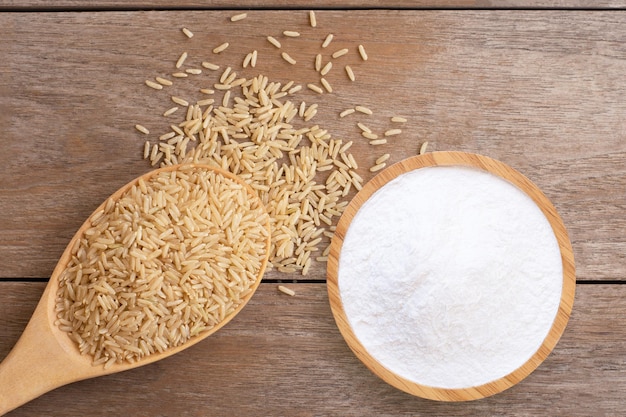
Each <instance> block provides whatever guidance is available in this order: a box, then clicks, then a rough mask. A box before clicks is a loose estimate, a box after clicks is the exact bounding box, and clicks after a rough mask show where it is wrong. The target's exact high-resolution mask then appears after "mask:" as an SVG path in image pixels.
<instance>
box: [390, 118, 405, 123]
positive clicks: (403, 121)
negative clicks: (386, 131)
mask: <svg viewBox="0 0 626 417" xmlns="http://www.w3.org/2000/svg"><path fill="white" fill-rule="evenodd" d="M391 121H392V122H394V123H406V119H405V118H404V117H402V116H393V117H392V118H391Z"/></svg>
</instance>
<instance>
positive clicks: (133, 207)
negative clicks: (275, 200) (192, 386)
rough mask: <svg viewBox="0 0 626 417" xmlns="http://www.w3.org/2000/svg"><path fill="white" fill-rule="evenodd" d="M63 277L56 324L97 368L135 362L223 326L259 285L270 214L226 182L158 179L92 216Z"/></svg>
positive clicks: (210, 172)
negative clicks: (99, 365) (101, 365)
mask: <svg viewBox="0 0 626 417" xmlns="http://www.w3.org/2000/svg"><path fill="white" fill-rule="evenodd" d="M90 221H91V224H90V227H88V228H87V229H86V230H84V232H83V233H82V236H81V237H80V238H79V239H78V240H77V241H76V244H75V245H74V247H73V248H72V253H71V260H70V262H69V264H68V265H67V268H66V269H65V270H64V271H63V273H62V274H61V276H60V282H59V289H58V293H57V300H56V312H57V325H58V326H59V328H60V329H61V330H63V331H65V332H67V333H68V335H69V337H70V338H71V339H72V340H73V341H75V342H76V343H77V345H78V348H79V350H80V352H81V353H82V354H87V355H90V356H91V357H92V358H93V364H94V365H98V364H104V365H105V367H108V366H110V365H112V364H114V363H121V362H135V361H137V360H139V359H141V358H143V357H145V356H148V355H150V354H153V353H156V352H164V351H166V350H167V349H169V348H172V347H175V346H179V345H181V344H183V343H185V342H186V341H187V340H189V339H191V338H193V337H196V336H198V335H200V334H202V333H203V332H206V331H208V330H210V329H212V328H214V327H215V326H216V325H219V324H220V323H222V322H223V321H224V320H226V319H228V318H229V316H230V315H232V313H233V312H234V311H235V310H236V309H237V307H238V306H240V305H241V304H242V303H245V302H246V301H247V300H248V299H249V297H250V296H251V295H252V293H253V292H254V289H256V286H257V285H258V283H259V282H260V279H261V275H262V272H263V269H264V267H265V264H266V262H267V256H268V245H269V239H270V232H269V224H268V215H267V213H266V212H265V210H264V207H263V205H262V204H261V202H260V200H259V199H258V197H257V196H256V195H255V193H254V192H253V191H252V190H250V189H249V187H247V186H246V185H245V184H244V183H242V182H241V181H239V180H235V179H234V177H231V175H230V174H225V173H222V172H219V171H217V170H214V169H210V168H207V167H202V166H192V165H190V166H181V167H178V168H177V169H164V170H159V171H156V173H155V174H153V175H152V176H150V177H149V178H148V179H147V180H146V181H143V180H139V181H138V182H137V183H135V184H134V185H132V186H131V187H130V188H129V189H128V190H127V191H126V192H124V193H123V194H122V195H121V197H120V198H119V199H114V198H111V199H109V200H108V201H107V202H106V203H105V204H104V206H103V208H102V209H101V210H99V211H98V212H97V213H96V214H94V215H93V216H92V218H91V220H90Z"/></svg>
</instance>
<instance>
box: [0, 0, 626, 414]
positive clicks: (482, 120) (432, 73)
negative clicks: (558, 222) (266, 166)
mask: <svg viewBox="0 0 626 417" xmlns="http://www.w3.org/2000/svg"><path fill="white" fill-rule="evenodd" d="M358 3H359V5H362V7H367V5H368V4H369V3H362V2H358ZM444 3H448V2H445V1H443V0H442V1H441V2H437V1H433V2H420V1H416V2H406V3H405V2H402V1H398V2H397V4H396V5H395V7H399V8H404V7H407V8H419V7H435V8H437V7H447V6H450V7H462V8H463V7H467V8H472V7H474V6H479V7H486V9H485V10H469V9H465V10H413V11H406V10H402V11H399V10H349V11H348V10H343V11H342V10H324V11H318V12H317V17H318V27H317V28H310V27H309V26H308V21H307V14H306V11H305V10H295V11H278V10H265V11H258V10H257V11H249V13H248V18H247V19H245V20H243V21H240V22H237V23H236V24H235V23H231V22H229V20H228V18H229V17H230V16H231V15H233V14H234V12H232V11H228V10H225V11H214V10H205V11H191V10H188V11H172V10H169V11H132V10H129V11H116V12H114V11H103V10H100V11H92V12H83V13H74V12H51V11H42V10H40V11H39V12H35V13H16V12H11V13H0V58H1V59H0V123H1V124H2V126H4V127H5V129H3V131H2V142H1V143H2V144H3V145H4V150H3V151H2V152H0V236H1V238H0V258H1V259H2V262H0V358H3V357H4V356H5V355H6V354H7V353H8V352H9V350H10V348H11V347H12V346H13V344H14V343H15V341H16V340H17V338H18V337H19V334H20V333H21V331H22V329H23V328H24V326H25V324H26V322H27V320H28V317H29V316H30V314H31V313H32V311H33V309H34V307H35V305H36V302H37V300H38V298H39V296H40V294H41V293H42V291H43V286H44V285H45V284H44V283H43V282H38V281H36V280H31V279H32V278H44V279H45V278H47V277H48V276H49V275H50V273H51V271H52V269H53V267H54V265H55V263H56V260H57V259H58V257H59V256H60V254H61V252H62V251H63V249H64V247H65V245H66V244H67V242H69V240H70V239H71V237H72V235H73V234H74V232H75V230H76V229H78V227H79V226H80V224H81V223H82V222H83V220H84V219H85V218H86V217H87V216H88V215H89V214H90V212H91V211H92V210H93V209H94V208H95V207H97V206H98V205H99V204H100V203H101V202H102V200H103V199H105V198H106V197H107V196H108V195H109V194H110V193H112V192H113V191H115V190H116V189H117V188H119V187H120V186H121V185H123V184H124V183H126V182H127V181H129V180H130V179H132V178H133V177H135V176H137V175H139V174H142V173H144V172H146V171H148V170H149V169H150V167H149V164H147V163H146V162H145V161H143V160H142V159H141V152H142V147H143V142H144V140H145V139H146V137H145V136H143V135H141V134H139V133H138V132H136V131H135V130H134V128H133V126H134V124H135V123H142V124H144V125H146V126H148V127H149V128H150V130H151V135H149V136H148V139H150V140H152V141H154V140H155V139H156V138H157V137H158V136H159V135H160V134H162V133H164V132H165V131H166V130H167V126H168V124H169V122H168V121H167V120H164V119H163V118H162V117H161V113H162V112H163V111H164V110H166V109H167V108H169V107H170V105H171V102H170V101H169V95H171V94H173V93H174V92H175V93H176V94H177V95H181V96H184V97H187V98H189V99H192V100H196V99H197V98H198V96H199V94H198V93H197V90H198V88H199V86H198V83H199V82H202V83H205V82H206V84H207V86H210V85H212V84H213V83H214V82H215V78H216V74H215V73H209V72H205V73H203V74H202V75H199V76H195V77H193V76H190V77H189V78H187V79H186V80H184V81H177V82H176V84H175V86H174V88H171V89H169V90H163V91H158V92H157V91H154V90H151V89H150V88H148V87H146V86H145V85H144V80H145V79H146V78H152V77H154V76H157V75H169V74H171V73H172V72H173V71H174V62H175V61H176V59H177V58H178V56H179V55H180V53H182V52H183V51H187V52H189V56H190V57H189V58H188V64H189V65H190V66H191V65H194V66H197V65H198V64H199V63H200V62H201V61H202V60H211V61H215V62H217V63H219V64H220V65H222V68H225V66H227V65H231V66H233V68H236V67H237V68H239V67H240V65H241V62H242V60H243V57H244V56H245V55H246V54H247V53H248V52H250V51H251V50H253V49H257V50H258V51H259V64H258V65H257V67H256V68H255V69H250V68H248V69H246V70H245V71H241V70H239V71H238V72H240V73H241V74H242V75H244V76H246V77H252V76H255V75H257V74H258V73H263V74H265V75H267V76H269V77H270V79H272V80H274V81H280V82H287V81H289V80H295V81H296V82H298V83H304V84H306V83H307V82H311V81H319V78H318V75H316V73H315V71H314V70H313V57H314V56H315V54H317V53H324V54H325V57H326V58H325V59H327V57H328V55H329V54H330V53H332V52H334V51H335V50H337V49H339V48H342V47H349V48H350V54H349V55H347V56H345V57H343V58H339V59H338V60H337V61H336V65H335V66H334V67H333V70H332V71H331V72H330V73H329V75H328V77H327V78H328V79H329V81H330V82H331V83H332V85H333V88H334V92H333V93H332V94H324V95H322V96H318V95H316V94H313V93H311V92H308V91H305V92H303V93H301V94H298V96H297V97H295V98H294V99H293V100H294V102H296V103H299V102H300V101H301V100H304V101H306V102H307V103H309V104H311V103H314V102H317V103H319V105H320V111H319V113H318V115H317V116H316V117H315V118H314V119H313V121H312V122H314V123H315V124H319V125H320V126H322V127H323V128H326V129H328V130H329V131H330V132H331V133H332V134H333V136H334V137H338V138H343V139H345V140H354V142H355V145H354V147H353V152H354V154H355V157H356V159H357V160H358V161H359V163H360V164H361V165H362V169H361V171H362V174H363V176H364V177H365V178H371V174H370V173H369V172H368V168H369V166H371V164H372V162H373V161H374V160H375V159H376V158H377V157H378V156H379V155H381V154H382V153H385V152H389V153H391V154H392V158H391V160H390V161H391V162H394V161H398V160H400V159H403V158H405V157H407V156H409V155H413V154H415V153H416V152H417V150H418V148H419V146H420V145H421V144H422V143H423V142H424V141H428V142H429V144H430V145H429V150H460V151H468V152H477V153H481V154H485V155H487V156H490V157H493V158H497V159H499V160H501V161H503V162H505V163H507V164H509V165H511V166H512V167H514V168H516V169H518V170H520V171H521V172H522V173H523V174H525V175H526V176H528V177H529V178H530V179H531V180H533V181H534V182H535V183H537V185H539V187H540V188H541V189H542V190H543V191H544V192H545V193H546V195H547V196H548V197H549V198H550V199H551V201H552V202H553V203H554V204H555V206H556V207H557V209H558V210H559V212H560V214H561V216H562V217H563V220H564V222H565V225H566V227H567V228H568V230H569V233H570V237H571V240H572V244H573V248H574V255H575V260H576V265H577V276H578V279H579V280H584V281H585V282H592V283H591V284H579V285H578V288H577V294H576V301H575V305H574V310H573V314H572V319H571V321H570V324H569V326H568V327H567V329H566V331H565V334H564V336H563V339H562V340H561V342H560V343H559V344H558V345H557V347H556V349H555V351H554V352H553V353H552V355H550V356H549V357H548V359H547V360H546V362H544V364H542V365H541V366H540V367H539V369H537V371H535V372H534V373H533V374H531V375H530V376H529V377H528V378H527V379H526V380H524V381H523V382H522V383H521V384H519V385H517V386H515V387H513V388H512V389H510V390H508V391H505V392H504V393H502V394H499V395H496V396H495V397H492V398H488V399H485V400H480V401H476V402H470V403H462V404H442V403H434V402H430V401H425V400H421V399H418V398H414V397H411V396H409V395H406V394H403V393H401V392H400V391H397V390H395V389H393V388H392V387H390V386H388V385H386V384H385V383H383V382H382V381H380V380H379V379H378V378H376V377H375V376H373V374H371V373H370V372H369V371H368V370H367V369H366V368H365V367H364V366H363V365H362V364H361V363H360V362H359V361H358V360H357V359H356V357H355V356H354V355H353V354H352V353H351V352H350V350H349V349H348V347H347V346H346V344H345V342H344V341H343V339H342V338H341V336H340V334H339V332H338V330H337V328H336V326H335V324H334V322H333V319H332V315H331V313H330V308H329V306H328V299H327V296H326V286H325V285H324V283H323V281H324V279H325V268H324V265H323V264H317V265H314V266H313V268H312V269H311V272H310V275H309V276H307V277H306V278H307V279H310V280H313V283H302V282H301V283H293V284H289V285H290V286H291V287H292V288H294V289H295V290H296V291H297V295H296V297H293V298H292V297H288V296H285V295H284V294H281V293H278V292H277V291H276V284H274V283H270V282H267V283H264V284H262V285H261V288H260V290H259V291H258V293H257V294H256V295H255V297H254V298H253V299H252V301H251V303H250V305H249V306H248V307H246V309H245V310H244V311H243V313H242V314H241V315H240V316H238V317H237V318H236V319H235V320H234V321H233V322H232V323H230V324H229V325H228V326H227V327H226V328H225V329H223V331H221V332H219V333H218V334H217V335H216V336H215V337H213V338H211V339H209V340H207V341H205V342H203V343H201V344H200V345H198V346H196V347H193V348H192V349H190V350H189V351H188V352H185V353H183V354H180V355H177V356H175V357H173V358H170V359H168V360H166V361H164V362H162V363H158V364H154V365H150V366H148V367H145V368H141V369H138V370H135V371H130V372H127V373H123V374H118V375H113V376H109V377H104V378H100V379H97V380H92V381H84V382H80V383H77V384H73V385H70V386H67V387H63V388H61V389H59V390H57V391H54V392H52V393H49V394H47V395H45V396H43V397H41V398H39V399H37V400H35V401H33V402H32V403H29V404H27V405H25V406H24V407H22V408H20V409H18V410H16V411H15V412H13V413H11V415H14V416H40V415H67V416H79V415H80V416H82V415H118V414H119V415H155V416H156V415H180V416H192V415H302V416H306V415H347V416H349V415H354V416H362V415H377V416H380V415H382V416H385V415H389V416H391V415H394V416H397V415H450V416H455V415H458V416H465V415H467V416H470V415H472V416H474V415H481V416H482V415H489V416H491V415H563V416H589V415H603V416H622V415H625V414H626V400H624V395H623V393H624V392H625V390H626V379H625V378H624V369H625V366H626V362H625V360H624V355H623V352H624V351H625V348H626V346H625V344H626V342H625V341H626V337H625V336H626V334H625V332H626V330H624V329H625V328H624V326H623V322H624V320H625V319H626V301H624V300H626V287H625V286H623V285H620V282H619V281H623V280H624V279H625V278H624V277H625V276H626V266H625V265H626V235H625V234H624V230H626V216H625V215H624V210H625V208H626V191H625V190H626V164H625V162H626V140H625V138H624V136H625V135H626V118H625V117H624V115H625V114H626V100H625V99H624V97H626V82H625V81H624V77H623V74H625V73H626V14H625V13H623V12H621V11H611V10H604V11H602V10H598V11H589V10H579V11H572V10H533V11H521V10H491V9H492V8H498V7H505V8H507V7H508V8H516V7H546V8H551V7H556V8H572V7H574V8H575V7H581V6H585V5H583V4H582V2H564V1H563V2H561V1H553V2H550V1H544V2H539V1H529V2H522V1H519V2H518V1H514V0H512V1H508V2H502V3H498V4H496V3H495V2H493V3H492V2H478V1H477V2H468V3H472V4H467V5H466V4H465V2H464V1H463V0H460V1H458V2H457V1H451V2H449V4H444ZM259 4H260V3H256V2H254V1H252V0H250V2H248V3H246V2H243V3H239V7H244V8H245V7H255V6H258V5H259ZM264 4H265V3H264ZM272 4H273V5H274V6H271V5H272ZM323 4H325V5H326V6H327V7H330V8H334V7H340V6H343V7H344V8H345V9H348V8H351V7H355V6H358V5H356V3H351V2H350V1H347V2H342V3H341V5H339V4H338V3H335V2H334V1H330V0H329V1H328V2H327V3H323ZM372 4H373V3H372ZM142 5H143V6H145V8H147V9H149V8H150V6H153V7H156V8H168V7H170V6H172V4H171V2H162V3H160V2H152V3H150V4H147V3H146V4H142ZM176 5H177V6H179V7H196V6H197V7H206V8H218V9H219V8H222V7H225V8H227V3H226V2H223V1H221V0H215V1H213V2H208V3H204V2H203V3H202V4H199V3H194V2H182V3H177V4H176ZM267 5H268V7H277V8H282V7H287V5H286V3H285V2H280V1H278V2H276V3H267ZM289 5H293V7H302V8H306V7H308V6H310V4H307V3H297V2H296V3H293V2H289ZM138 6H140V5H139V4H138V3H132V4H131V3H124V4H122V3H119V2H116V1H111V2H97V3H90V4H89V5H87V6H86V5H85V4H84V3H83V2H72V1H69V0H68V1H67V2H53V3H48V2H46V3H45V5H44V4H43V3H40V2H39V1H5V2H2V3H1V4H0V8H5V9H7V8H8V9H18V8H22V7H23V8H25V9H38V8H39V9H41V8H45V9H47V10H51V9H55V8H59V9H68V8H72V9H73V8H76V9H85V8H87V7H93V8H96V9H107V8H113V9H115V8H123V9H124V10H126V9H133V8H137V7H138ZM392 6H393V5H392V4H389V5H388V7H392ZM623 6H624V4H623V2H618V1H606V2H599V3H594V5H593V6H592V7H598V8H607V9H610V8H620V7H623ZM318 7H322V6H321V5H320V6H318ZM182 27H188V28H190V29H191V30H193V31H194V33H195V36H194V37H193V38H192V39H187V38H185V37H184V36H183V35H182V33H181V31H180V29H181V28H182ZM285 29H290V30H299V31H300V32H302V36H301V37H300V38H298V39H293V40H288V39H284V38H280V39H281V41H283V45H284V50H286V51H288V52H289V53H290V54H292V56H293V57H294V58H296V59H297V61H298V62H297V64H296V65H295V66H291V65H289V64H287V63H285V62H284V61H282V60H281V58H280V55H279V51H277V50H276V49H274V48H273V47H272V46H271V45H270V44H269V43H268V42H267V41H266V40H265V36H267V35H274V36H280V33H281V32H282V30H285ZM330 32H332V33H334V34H335V41H334V42H333V44H332V45H333V46H332V47H331V48H329V49H328V50H322V49H321V48H320V44H321V42H322V40H323V39H324V37H325V36H326V34H327V33H330ZM224 41H229V42H230V43H231V46H230V47H229V49H228V50H227V51H226V52H225V53H222V54H221V55H219V56H214V55H213V54H212V53H211V50H212V49H213V48H214V47H215V46H217V45H218V44H220V43H221V42H224ZM359 43H362V44H363V45H365V47H366V49H367V51H368V54H369V60H368V61H367V62H363V61H361V60H360V58H358V55H357V53H356V49H355V48H356V45H358V44H359ZM346 63H349V64H350V65H352V67H353V68H354V70H355V72H356V75H357V81H356V82H355V83H350V82H349V81H348V79H347V78H346V76H345V73H344V72H343V65H345V64H346ZM218 75H219V74H218ZM204 86H205V85H203V87H204ZM355 104H363V105H367V106H368V107H370V108H372V109H373V110H374V114H373V115H372V116H367V117H366V116H359V117H347V118H344V119H340V118H339V117H338V114H339V112H340V111H342V110H344V109H346V108H348V107H352V106H354V105H355ZM395 114H402V115H403V116H406V117H407V118H408V119H409V122H408V123H407V124H406V125H405V126H403V134H402V135H400V136H396V137H394V138H393V142H392V143H390V144H389V145H386V146H384V147H379V148H373V147H371V146H369V145H368V144H367V143H366V141H363V140H362V138H361V137H360V135H359V129H358V128H357V127H356V122H357V121H362V122H364V123H366V124H367V125H368V126H370V127H372V128H373V129H374V130H375V131H376V132H378V133H381V132H383V131H384V130H385V129H387V128H389V127H390V122H389V118H390V117H391V116H393V115H395ZM172 121H178V119H172ZM266 278H267V279H268V280H284V281H292V280H298V279H300V278H302V277H301V276H299V275H295V274H294V275H291V274H289V275H285V274H279V273H278V272H275V271H273V272H271V273H268V274H267V275H266ZM600 280H602V281H603V282H604V283H600V282H596V283H593V282H594V281H600ZM606 281H615V282H616V283H615V284H611V285H607V284H606ZM0 389H1V387H0Z"/></svg>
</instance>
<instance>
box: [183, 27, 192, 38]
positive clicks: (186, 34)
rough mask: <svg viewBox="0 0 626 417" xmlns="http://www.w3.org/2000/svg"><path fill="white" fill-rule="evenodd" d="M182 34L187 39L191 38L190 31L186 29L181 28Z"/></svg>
mask: <svg viewBox="0 0 626 417" xmlns="http://www.w3.org/2000/svg"><path fill="white" fill-rule="evenodd" d="M183 33H184V34H185V36H186V37H188V38H189V39H191V38H193V32H192V31H190V30H189V29H187V28H183Z"/></svg>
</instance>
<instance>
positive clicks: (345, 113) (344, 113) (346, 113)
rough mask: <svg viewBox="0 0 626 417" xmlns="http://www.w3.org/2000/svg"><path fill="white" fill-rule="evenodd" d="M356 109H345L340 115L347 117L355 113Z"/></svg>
mask: <svg viewBox="0 0 626 417" xmlns="http://www.w3.org/2000/svg"><path fill="white" fill-rule="evenodd" d="M354 111H355V110H354V109H345V110H344V111H342V112H341V113H339V117H346V116H347V115H349V114H352V113H354Z"/></svg>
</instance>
